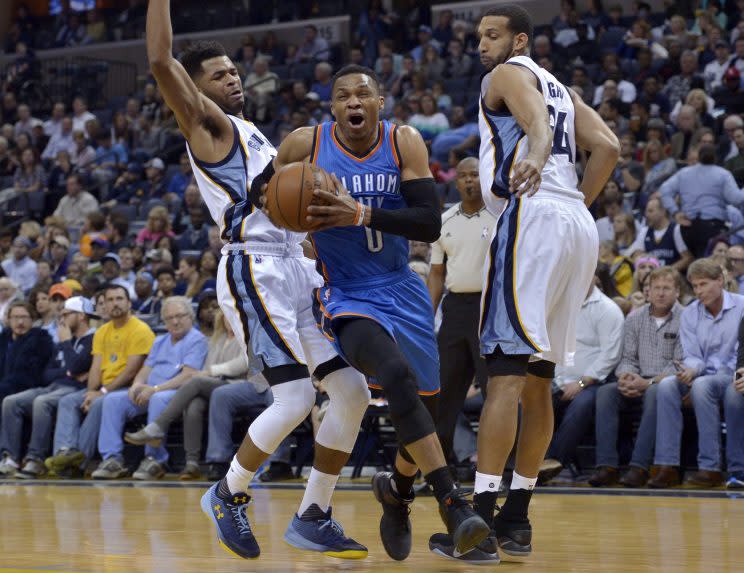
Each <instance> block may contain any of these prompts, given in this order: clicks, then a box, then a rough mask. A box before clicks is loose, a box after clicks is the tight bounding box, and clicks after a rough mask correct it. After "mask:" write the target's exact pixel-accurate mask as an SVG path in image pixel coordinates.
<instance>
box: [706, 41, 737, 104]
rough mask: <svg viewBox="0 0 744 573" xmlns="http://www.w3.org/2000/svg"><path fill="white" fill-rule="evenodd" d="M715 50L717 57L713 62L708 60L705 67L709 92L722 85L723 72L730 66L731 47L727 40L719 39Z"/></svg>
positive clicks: (707, 90)
mask: <svg viewBox="0 0 744 573" xmlns="http://www.w3.org/2000/svg"><path fill="white" fill-rule="evenodd" d="M714 50H715V59H714V60H713V61H712V62H708V64H706V66H705V68H704V69H703V78H705V91H706V92H708V93H712V92H713V91H714V90H715V89H717V88H718V87H720V86H721V85H722V83H723V74H724V73H726V70H727V69H728V68H729V61H730V60H731V48H730V47H729V45H728V44H727V43H726V42H724V41H722V40H718V41H717V42H716V43H715V47H714Z"/></svg>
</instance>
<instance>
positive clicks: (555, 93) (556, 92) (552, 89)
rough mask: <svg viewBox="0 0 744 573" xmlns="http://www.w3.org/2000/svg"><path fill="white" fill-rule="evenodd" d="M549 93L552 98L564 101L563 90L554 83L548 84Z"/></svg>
mask: <svg viewBox="0 0 744 573" xmlns="http://www.w3.org/2000/svg"><path fill="white" fill-rule="evenodd" d="M548 93H549V94H550V97H552V98H560V99H563V90H562V89H561V88H560V86H557V85H555V84H554V83H553V82H548Z"/></svg>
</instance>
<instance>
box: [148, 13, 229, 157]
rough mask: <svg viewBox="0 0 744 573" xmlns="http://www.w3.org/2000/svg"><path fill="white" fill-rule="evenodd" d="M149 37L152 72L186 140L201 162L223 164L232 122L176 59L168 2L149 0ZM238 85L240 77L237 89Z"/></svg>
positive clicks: (149, 57)
mask: <svg viewBox="0 0 744 573" xmlns="http://www.w3.org/2000/svg"><path fill="white" fill-rule="evenodd" d="M146 36H147V58H148V60H149V63H150V69H151V71H152V74H153V76H154V77H155V80H156V81H157V83H158V87H159V88H160V92H161V93H162V94H163V99H164V100H165V103H166V104H167V105H168V107H170V108H171V109H172V110H173V113H174V114H175V116H176V120H177V121H178V125H179V127H180V128H181V131H182V132H183V134H184V137H186V139H187V140H188V141H189V144H190V145H191V147H192V149H193V150H194V152H195V153H196V154H197V156H198V157H199V158H200V159H202V160H204V161H209V162H212V161H220V160H221V159H222V158H224V156H225V154H226V153H227V151H229V150H230V148H231V146H232V142H233V131H232V127H231V124H230V120H229V119H228V118H227V116H226V115H225V113H224V111H223V110H222V109H220V107H219V106H218V105H217V104H216V103H214V102H213V101H211V100H210V99H209V98H208V97H206V96H205V95H204V94H203V93H201V92H200V90H199V88H198V87H197V85H196V83H195V82H194V80H193V79H192V78H191V77H190V76H189V74H188V72H187V71H186V69H185V68H184V67H183V65H181V63H180V62H179V61H178V60H176V59H175V58H174V57H173V54H172V49H173V30H172V28H171V18H170V1H169V0H150V4H149V6H148V8H147V27H146ZM220 73H224V70H223V71H221V72H220ZM236 77H237V74H236ZM239 83H240V82H239V78H238V79H237V84H236V85H237V86H238V87H239ZM241 94H242V90H241ZM241 98H242V95H241ZM241 108H242V105H241Z"/></svg>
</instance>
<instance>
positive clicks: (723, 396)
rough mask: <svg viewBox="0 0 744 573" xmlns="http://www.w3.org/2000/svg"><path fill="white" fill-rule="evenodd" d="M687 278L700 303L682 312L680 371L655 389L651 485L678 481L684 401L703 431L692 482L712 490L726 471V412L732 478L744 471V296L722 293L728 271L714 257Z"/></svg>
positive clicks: (699, 264) (696, 265) (693, 268)
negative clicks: (743, 363) (743, 352)
mask: <svg viewBox="0 0 744 573" xmlns="http://www.w3.org/2000/svg"><path fill="white" fill-rule="evenodd" d="M687 279H688V280H689V281H690V282H691V283H692V288H693V290H694V291H695V296H696V298H697V300H695V301H693V302H692V303H690V305H689V306H688V307H687V308H685V310H684V311H682V318H681V323H680V329H679V334H680V338H681V342H682V355H683V357H684V359H683V360H682V362H678V363H676V367H677V373H676V375H674V376H669V377H667V378H664V379H663V380H662V381H661V382H659V388H658V390H657V391H656V406H657V415H658V419H657V423H656V458H655V460H654V463H655V464H656V465H658V466H660V469H659V473H658V474H657V475H656V477H654V478H653V479H652V480H651V481H650V482H649V486H650V487H668V486H670V485H676V484H678V483H679V481H680V478H679V474H678V473H677V466H679V463H680V446H681V440H682V411H681V409H682V400H683V397H684V396H686V395H687V394H689V395H690V397H691V398H692V405H693V407H694V408H695V418H696V420H697V428H698V471H697V472H695V473H694V474H693V475H692V476H690V478H689V479H688V482H689V483H690V484H693V485H697V486H703V487H713V486H717V485H720V484H721V483H722V482H723V475H722V473H721V459H720V451H721V414H720V406H721V402H722V403H723V412H724V418H725V421H726V432H727V435H726V462H727V468H728V471H729V472H730V473H732V474H736V473H741V472H744V395H742V394H741V393H739V392H737V390H736V388H735V386H734V370H735V367H736V352H737V346H738V338H737V333H738V332H739V325H740V324H741V321H742V317H744V296H741V295H738V294H732V293H729V292H726V291H725V290H723V280H724V277H723V270H722V269H721V266H720V265H719V264H718V263H717V262H715V261H714V260H712V259H700V260H697V261H695V262H694V263H692V265H690V268H689V270H688V271H687Z"/></svg>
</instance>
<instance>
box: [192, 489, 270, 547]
mask: <svg viewBox="0 0 744 573" xmlns="http://www.w3.org/2000/svg"><path fill="white" fill-rule="evenodd" d="M219 485H220V482H217V483H216V484H214V485H213V486H212V487H210V488H209V489H208V490H207V491H206V492H205V493H204V495H203V496H202V498H201V508H202V511H203V512H204V513H205V514H207V516H209V518H210V519H211V520H212V522H213V523H214V525H215V527H216V528H217V541H218V542H219V544H220V545H221V546H222V548H223V549H224V550H225V551H227V552H228V553H232V554H233V555H235V556H236V557H242V558H243V559H255V558H256V557H258V556H259V555H260V554H261V549H260V548H259V547H258V542H257V541H256V538H255V537H254V536H253V532H252V531H251V524H250V523H248V516H247V515H246V513H245V510H246V508H247V507H248V503H250V501H251V496H249V495H248V494H247V493H243V492H240V493H236V494H232V495H230V496H227V497H221V496H220V494H219V492H218V489H217V488H218V486H219Z"/></svg>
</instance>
